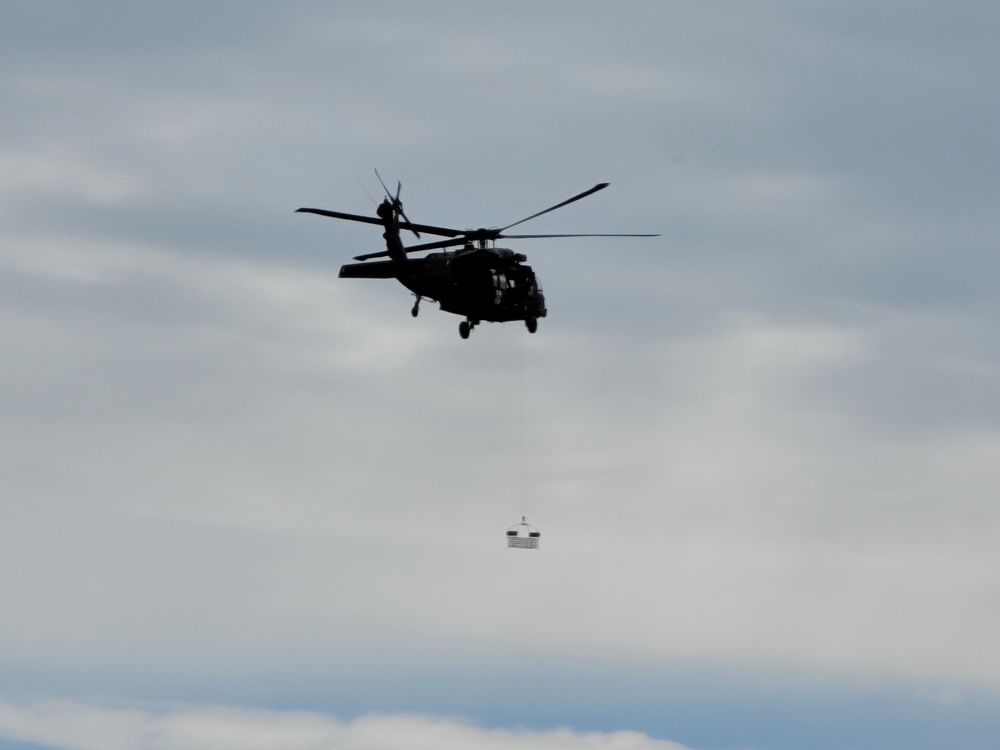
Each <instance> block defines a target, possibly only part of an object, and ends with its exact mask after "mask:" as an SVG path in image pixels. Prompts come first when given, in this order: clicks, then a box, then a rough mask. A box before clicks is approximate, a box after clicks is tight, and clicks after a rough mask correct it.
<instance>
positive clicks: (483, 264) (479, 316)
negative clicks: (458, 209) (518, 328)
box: [297, 170, 659, 339]
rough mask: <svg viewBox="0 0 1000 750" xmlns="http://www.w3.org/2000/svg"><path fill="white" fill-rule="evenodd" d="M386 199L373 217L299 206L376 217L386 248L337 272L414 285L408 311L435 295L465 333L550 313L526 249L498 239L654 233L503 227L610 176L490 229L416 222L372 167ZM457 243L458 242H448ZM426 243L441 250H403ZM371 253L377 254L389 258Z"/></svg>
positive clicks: (351, 217) (531, 323) (370, 220)
mask: <svg viewBox="0 0 1000 750" xmlns="http://www.w3.org/2000/svg"><path fill="white" fill-rule="evenodd" d="M375 175H376V176H377V177H378V179H379V182H381V183H382V188H383V189H384V190H385V195H386V197H385V199H384V200H383V201H382V203H381V204H379V206H378V208H377V209H376V214H377V215H378V216H377V218H376V217H372V216H359V215H358V214H348V213H343V212H341V211H327V210H325V209H322V208H299V209H297V211H301V212H304V213H310V214H318V215H320V216H329V217H331V218H334V219H346V220H347V221H360V222H364V223H366V224H381V225H382V227H383V229H384V230H385V231H384V232H383V233H382V237H383V238H384V239H385V248H386V249H385V250H382V251H380V252H375V253H367V254H365V255H358V256H355V258H354V260H357V261H361V262H360V263H348V264H346V265H344V266H341V268H340V277H341V278H350V279H396V280H397V281H399V283H401V284H402V285H403V286H405V287H406V288H407V289H409V290H410V291H411V292H413V295H414V296H415V297H416V298H417V300H416V302H415V303H414V304H413V308H412V310H411V311H410V312H411V314H412V315H413V317H417V314H418V313H419V312H420V301H421V300H424V299H429V300H431V301H434V302H437V303H438V304H439V305H440V308H441V309H442V310H444V311H445V312H449V313H454V314H456V315H462V316H464V317H465V320H463V321H462V322H461V323H460V324H459V326H458V332H459V334H460V335H461V336H462V338H463V339H467V338H469V333H470V332H471V331H472V329H473V328H475V327H476V326H477V325H479V324H480V323H481V322H482V321H484V320H485V321H487V322H490V323H506V322H509V321H515V320H523V321H524V324H525V326H526V327H527V329H528V331H529V332H531V333H534V332H535V331H536V330H538V319H539V318H544V317H545V316H546V314H547V310H546V309H545V295H544V294H543V293H542V286H541V284H540V283H539V280H538V277H537V276H535V272H534V271H533V270H532V268H531V266H528V265H525V261H526V260H527V257H526V256H525V255H523V254H522V253H515V252H514V251H512V250H508V249H506V248H501V247H496V241H497V240H499V239H543V238H550V237H658V236H659V235H656V234H504V232H506V231H507V230H508V229H510V228H511V227H516V226H517V225H519V224H523V223H524V222H526V221H529V220H530V219H534V218H537V217H539V216H541V215H542V214H547V213H549V211H555V210H556V209H557V208H562V207H563V206H566V205H569V204H570V203H573V202H574V201H578V200H580V199H581V198H585V197H587V196H588V195H591V194H593V193H596V192H597V191H598V190H603V189H604V188H606V187H607V186H608V185H609V183H607V182H601V183H598V184H597V185H594V187H592V188H590V189H589V190H584V191H583V192H582V193H579V194H577V195H574V196H573V197H572V198H568V199H566V200H564V201H563V202H562V203H557V204H556V205H554V206H550V207H549V208H546V209H545V210H544V211H539V212H538V213H535V214H532V215H531V216H528V217H526V218H524V219H521V220H520V221H515V222H514V223H513V224H508V225H507V226H505V227H500V228H499V229H497V228H492V229H449V228H447V227H436V226H430V225H428V224H416V223H414V222H412V221H410V220H409V218H408V217H407V216H406V214H405V213H404V212H403V204H402V202H401V201H400V200H399V194H400V192H401V190H402V183H401V182H397V183H396V194H395V195H392V194H391V193H390V192H389V189H388V188H387V187H386V185H385V182H383V181H382V178H381V176H379V174H378V170H376V171H375ZM400 230H408V231H410V232H413V234H414V235H415V236H416V237H417V239H420V233H421V232H423V233H425V234H430V235H437V236H440V237H447V238H448V239H445V240H438V241H435V242H425V243H423V244H420V245H411V246H410V247H404V246H403V241H402V239H401V238H400V236H399V233H400ZM458 246H461V249H460V250H452V251H447V250H445V248H449V247H458ZM426 250H445V252H437V253H431V254H429V255H426V256H424V257H422V258H408V257H407V254H409V253H416V252H421V251H426ZM386 257H388V258H389V259H388V260H376V261H374V262H369V261H372V260H373V259H374V258H386Z"/></svg>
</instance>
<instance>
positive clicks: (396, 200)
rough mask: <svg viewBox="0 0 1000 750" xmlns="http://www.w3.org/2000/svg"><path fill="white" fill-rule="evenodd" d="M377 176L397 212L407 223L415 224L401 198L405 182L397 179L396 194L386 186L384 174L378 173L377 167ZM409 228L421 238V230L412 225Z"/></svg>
mask: <svg viewBox="0 0 1000 750" xmlns="http://www.w3.org/2000/svg"><path fill="white" fill-rule="evenodd" d="M375 176H376V177H378V181H379V182H380V183H382V189H383V190H384V191H385V197H386V198H387V199H388V200H389V202H390V203H391V204H392V208H393V210H394V211H395V212H396V213H398V214H399V215H400V216H401V217H403V221H405V222H406V223H407V224H413V222H412V221H410V217H408V216H407V215H406V213H405V212H404V211H403V202H402V201H401V200H400V199H399V194H400V193H401V192H402V190H403V183H402V182H400V181H399V180H396V194H395V195H393V194H392V193H390V192H389V188H388V187H387V186H386V184H385V180H383V179H382V175H380V174H379V173H378V170H377V169H376V170H375ZM409 229H410V231H411V232H413V234H414V235H415V236H416V237H417V239H420V232H418V231H417V230H416V229H414V228H413V227H412V226H411V227H409Z"/></svg>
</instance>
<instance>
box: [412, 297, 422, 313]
mask: <svg viewBox="0 0 1000 750" xmlns="http://www.w3.org/2000/svg"><path fill="white" fill-rule="evenodd" d="M419 314H420V297H417V301H416V302H414V303H413V307H412V308H411V309H410V315H412V316H413V317H414V318H415V317H417V315H419Z"/></svg>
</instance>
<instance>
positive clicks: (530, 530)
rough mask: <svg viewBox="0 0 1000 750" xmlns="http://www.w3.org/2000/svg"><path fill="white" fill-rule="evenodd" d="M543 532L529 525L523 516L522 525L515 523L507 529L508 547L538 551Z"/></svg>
mask: <svg viewBox="0 0 1000 750" xmlns="http://www.w3.org/2000/svg"><path fill="white" fill-rule="evenodd" d="M541 536H542V532H540V531H539V530H538V529H536V528H535V527H534V526H532V525H531V524H530V523H528V519H527V517H525V516H521V523H515V524H514V525H513V526H511V527H510V528H509V529H507V546H508V547H515V548H517V549H538V540H539V539H540V538H541Z"/></svg>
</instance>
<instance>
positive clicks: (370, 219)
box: [295, 208, 382, 225]
mask: <svg viewBox="0 0 1000 750" xmlns="http://www.w3.org/2000/svg"><path fill="white" fill-rule="evenodd" d="M295 212H296V213H307V214H318V215H319V216H329V217H330V218H331V219H347V221H361V222H364V223H365V224H379V225H381V224H382V220H381V219H379V218H377V217H374V216H359V215H358V214H345V213H343V212H342V211H327V210H326V209H323V208H297V209H295Z"/></svg>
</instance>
